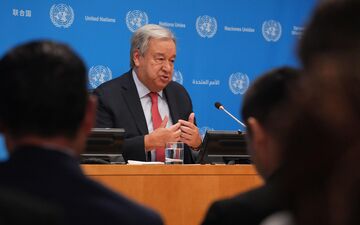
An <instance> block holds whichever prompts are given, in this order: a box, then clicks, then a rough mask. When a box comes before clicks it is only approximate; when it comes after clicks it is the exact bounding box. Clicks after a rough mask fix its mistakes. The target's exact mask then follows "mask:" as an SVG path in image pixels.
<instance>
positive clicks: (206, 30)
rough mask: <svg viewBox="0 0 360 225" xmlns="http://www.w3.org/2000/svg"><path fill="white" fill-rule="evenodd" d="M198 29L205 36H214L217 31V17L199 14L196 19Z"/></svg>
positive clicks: (201, 35)
mask: <svg viewBox="0 0 360 225" xmlns="http://www.w3.org/2000/svg"><path fill="white" fill-rule="evenodd" d="M196 31H197V32H198V34H199V35H200V37H203V38H212V37H213V36H214V35H215V34H216V31H217V22H216V19H215V17H210V16H207V15H204V16H199V17H198V18H197V19H196Z"/></svg>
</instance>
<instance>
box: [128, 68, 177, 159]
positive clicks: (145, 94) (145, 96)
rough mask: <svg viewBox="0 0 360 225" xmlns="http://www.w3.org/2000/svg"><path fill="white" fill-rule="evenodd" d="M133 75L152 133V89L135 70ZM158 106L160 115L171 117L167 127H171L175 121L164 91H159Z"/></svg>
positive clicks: (152, 155) (153, 154) (153, 153)
mask: <svg viewBox="0 0 360 225" xmlns="http://www.w3.org/2000/svg"><path fill="white" fill-rule="evenodd" d="M132 75H133V78H134V82H135V86H136V89H137V92H138V94H139V97H140V102H141V106H142V109H143V111H144V115H145V119H146V124H147V127H148V131H149V133H151V132H152V131H153V130H154V126H153V122H152V119H151V98H150V96H149V93H150V90H149V89H148V88H147V87H146V86H145V85H144V84H143V83H142V82H141V81H140V80H139V78H138V77H137V74H136V72H135V71H134V70H132ZM158 108H159V113H160V116H161V118H162V119H164V118H165V116H168V118H169V120H168V123H167V124H166V127H170V126H171V125H173V122H172V119H171V116H170V110H169V106H168V104H167V101H166V97H165V95H164V92H163V91H159V92H158ZM154 159H155V151H152V152H151V161H154Z"/></svg>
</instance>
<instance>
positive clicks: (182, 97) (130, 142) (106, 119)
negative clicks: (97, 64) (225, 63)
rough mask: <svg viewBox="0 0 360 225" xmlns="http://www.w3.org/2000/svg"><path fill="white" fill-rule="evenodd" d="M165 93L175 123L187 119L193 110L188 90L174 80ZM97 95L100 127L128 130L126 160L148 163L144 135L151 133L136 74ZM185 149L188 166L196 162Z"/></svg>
mask: <svg viewBox="0 0 360 225" xmlns="http://www.w3.org/2000/svg"><path fill="white" fill-rule="evenodd" d="M163 91H164V94H165V97H166V99H167V103H168V105H169V110H170V116H171V119H172V121H173V122H174V123H176V122H177V121H178V120H179V119H183V120H187V119H188V118H189V115H190V113H192V111H193V109H192V103H191V99H190V96H189V94H188V93H187V91H186V90H185V88H184V87H183V86H181V85H180V84H178V83H176V82H173V81H171V82H170V83H169V84H168V85H167V87H166V88H165V89H164V90H163ZM94 94H95V95H96V96H97V97H98V112H97V119H96V127H99V128H108V127H109V128H124V129H125V132H126V137H125V142H124V146H123V149H124V158H125V159H127V160H128V159H133V160H141V161H145V160H146V156H145V145H144V135H146V134H148V133H149V131H148V128H147V124H146V119H145V115H144V112H143V109H142V106H141V101H140V97H139V94H138V92H137V89H136V86H135V82H134V79H133V77H132V71H131V70H130V71H129V72H127V73H125V74H123V75H122V76H120V77H118V78H116V79H113V80H111V81H108V82H105V83H104V84H102V85H100V86H99V87H98V88H96V89H95V91H94ZM184 150H185V152H184V163H194V160H193V157H192V154H191V150H190V148H189V147H188V146H185V147H184Z"/></svg>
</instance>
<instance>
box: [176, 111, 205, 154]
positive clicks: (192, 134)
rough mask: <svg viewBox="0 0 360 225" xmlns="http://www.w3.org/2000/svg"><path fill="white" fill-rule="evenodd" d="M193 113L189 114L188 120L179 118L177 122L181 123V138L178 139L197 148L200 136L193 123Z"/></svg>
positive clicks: (199, 143)
mask: <svg viewBox="0 0 360 225" xmlns="http://www.w3.org/2000/svg"><path fill="white" fill-rule="evenodd" d="M194 121H195V113H191V114H190V115H189V120H188V121H186V120H179V122H178V123H180V124H181V126H180V129H181V136H180V137H181V138H180V141H182V142H184V143H185V144H187V145H188V146H190V147H191V148H194V149H197V148H198V147H199V146H200V145H201V137H200V134H199V129H198V128H197V127H196V125H195V123H194Z"/></svg>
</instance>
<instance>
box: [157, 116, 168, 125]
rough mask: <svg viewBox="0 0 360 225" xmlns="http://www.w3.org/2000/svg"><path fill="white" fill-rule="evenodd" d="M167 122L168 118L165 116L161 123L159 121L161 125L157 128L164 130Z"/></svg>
mask: <svg viewBox="0 0 360 225" xmlns="http://www.w3.org/2000/svg"><path fill="white" fill-rule="evenodd" d="M168 120H169V117H168V116H165V118H164V119H163V121H161V124H160V126H159V128H165V127H166V124H167V122H168Z"/></svg>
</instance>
